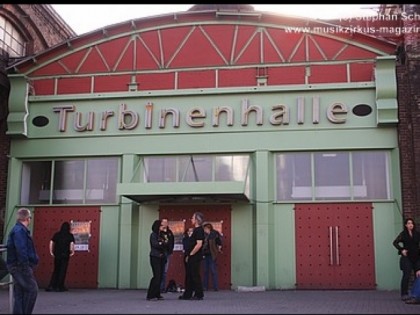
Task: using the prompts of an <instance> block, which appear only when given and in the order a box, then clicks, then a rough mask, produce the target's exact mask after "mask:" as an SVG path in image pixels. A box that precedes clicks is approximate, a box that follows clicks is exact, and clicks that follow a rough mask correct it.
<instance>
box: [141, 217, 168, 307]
mask: <svg viewBox="0 0 420 315" xmlns="http://www.w3.org/2000/svg"><path fill="white" fill-rule="evenodd" d="M163 229H164V226H163V225H162V221H161V220H155V222H153V225H152V233H150V255H149V256H150V266H151V267H152V273H153V276H152V279H150V283H149V288H148V290H147V297H146V299H147V300H148V301H150V300H153V301H157V300H163V296H161V295H160V282H161V280H162V274H163V271H164V268H165V263H166V255H165V250H166V247H167V246H168V245H167V244H166V241H165V239H164V238H163V237H162V236H161V232H162V231H163Z"/></svg>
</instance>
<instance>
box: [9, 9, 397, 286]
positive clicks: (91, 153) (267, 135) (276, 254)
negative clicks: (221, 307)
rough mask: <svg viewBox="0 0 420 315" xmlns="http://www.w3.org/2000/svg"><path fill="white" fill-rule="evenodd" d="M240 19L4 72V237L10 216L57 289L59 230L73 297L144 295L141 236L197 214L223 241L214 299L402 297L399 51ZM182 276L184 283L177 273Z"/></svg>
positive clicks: (163, 19) (234, 13) (179, 25)
mask: <svg viewBox="0 0 420 315" xmlns="http://www.w3.org/2000/svg"><path fill="white" fill-rule="evenodd" d="M328 27H331V25H330V24H328V23H325V22H321V21H308V20H307V19H299V18H291V17H287V16H282V15H276V14H272V13H269V12H258V11H254V10H253V9H252V7H249V6H245V7H244V8H241V9H235V10H232V9H230V8H227V7H225V8H224V9H205V8H204V7H202V6H201V7H200V6H194V7H193V9H192V10H189V11H186V12H177V13H173V14H167V15H162V16H155V17H148V18H142V19H138V20H133V21H129V22H124V23H120V24H116V25H112V26H109V27H106V28H103V29H101V30H97V31H94V32H91V33H87V34H84V35H83V36H80V37H76V38H74V39H72V40H69V41H67V42H65V43H63V44H61V45H59V46H56V47H54V48H52V49H48V50H46V51H44V52H42V53H41V54H38V55H37V56H36V58H31V59H27V60H23V61H22V62H20V63H18V64H16V65H15V66H14V68H13V69H10V72H9V79H10V83H11V86H12V89H11V95H10V98H9V115H8V119H7V124H8V131H7V134H8V135H9V136H10V138H11V147H10V159H9V177H8V189H7V207H6V208H7V213H6V228H7V229H10V228H11V223H10V222H11V220H12V219H13V215H14V212H15V210H16V209H17V208H18V207H20V206H25V207H30V208H31V209H33V211H34V223H33V227H32V230H33V234H34V238H35V242H36V245H37V248H38V251H39V253H40V255H41V263H40V266H39V268H38V269H37V279H38V280H39V282H40V285H41V286H46V285H47V284H48V281H49V278H48V277H49V272H48V270H49V269H50V267H51V264H52V262H51V260H50V258H49V255H48V249H47V241H46V240H48V239H49V237H50V236H51V234H52V233H53V231H55V230H56V229H57V227H59V225H60V223H61V222H62V221H63V220H68V221H71V222H72V226H73V229H74V232H75V234H76V237H77V240H78V244H77V253H76V255H75V256H74V257H73V258H72V263H71V265H70V267H69V268H70V270H69V273H70V274H71V275H70V276H69V277H68V281H69V287H84V288H122V289H125V288H132V289H137V288H146V287H147V285H148V283H149V280H150V276H151V270H150V266H149V234H150V232H151V225H152V222H153V220H155V219H156V218H162V217H167V218H168V219H169V221H170V225H171V227H172V229H173V230H174V232H175V234H176V237H177V238H176V247H175V254H174V257H173V260H172V262H171V269H170V270H169V274H168V279H171V278H173V279H175V280H176V281H177V282H180V283H182V282H183V274H182V273H180V272H179V270H183V269H182V268H183V267H182V247H181V242H180V240H181V235H182V233H183V232H184V230H185V229H186V228H187V227H188V223H189V218H190V216H191V214H192V213H193V212H194V211H201V212H203V213H204V215H205V220H206V221H210V222H212V223H213V224H214V225H215V227H216V228H217V229H218V230H219V231H220V232H222V233H223V236H224V241H225V246H224V252H223V255H221V260H220V261H219V274H220V288H221V289H234V288H236V287H238V286H242V285H244V286H249V285H263V286H266V287H267V288H268V289H293V288H297V289H397V288H399V279H400V270H399V267H398V256H397V255H396V252H395V249H394V248H392V246H391V243H392V240H393V239H394V237H395V235H396V234H397V233H398V232H399V231H400V229H401V227H402V209H401V204H402V196H401V190H402V189H401V178H400V174H401V170H400V165H401V161H400V148H399V139H398V122H399V117H398V116H399V115H398V102H397V70H396V69H397V67H396V64H397V56H396V55H395V51H396V49H397V45H396V44H395V43H394V42H391V41H387V40H383V39H380V38H376V37H372V36H368V35H366V34H363V33H346V32H335V33H331V32H330V33H328V32H317V31H315V30H317V29H318V30H319V29H324V30H325V28H328ZM180 268H181V269H180Z"/></svg>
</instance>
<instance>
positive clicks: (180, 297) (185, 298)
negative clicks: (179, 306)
mask: <svg viewBox="0 0 420 315" xmlns="http://www.w3.org/2000/svg"><path fill="white" fill-rule="evenodd" d="M178 299H180V300H191V298H190V297H185V296H183V295H180V296H179V297H178Z"/></svg>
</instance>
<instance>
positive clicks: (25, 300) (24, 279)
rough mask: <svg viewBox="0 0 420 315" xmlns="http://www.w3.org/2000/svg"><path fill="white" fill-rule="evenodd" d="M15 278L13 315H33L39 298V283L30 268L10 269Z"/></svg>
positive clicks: (17, 267)
mask: <svg viewBox="0 0 420 315" xmlns="http://www.w3.org/2000/svg"><path fill="white" fill-rule="evenodd" d="M9 271H10V274H11V275H12V277H13V297H14V302H13V314H32V312H33V310H34V307H35V302H36V299H37V296H38V283H37V282H36V279H35V276H34V272H33V270H32V268H30V267H27V266H26V267H23V266H12V267H9Z"/></svg>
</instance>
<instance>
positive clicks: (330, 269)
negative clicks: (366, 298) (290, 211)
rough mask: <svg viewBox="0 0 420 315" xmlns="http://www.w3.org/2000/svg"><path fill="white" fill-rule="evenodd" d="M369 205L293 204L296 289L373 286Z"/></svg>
mask: <svg viewBox="0 0 420 315" xmlns="http://www.w3.org/2000/svg"><path fill="white" fill-rule="evenodd" d="M372 208H373V207H372V204H371V203H351V204H299V205H296V216H295V217H296V219H295V224H296V226H295V231H296V281H297V283H296V286H297V288H298V289H358V290H364V289H375V287H376V281H375V259H374V246H373V228H372V226H373V225H372V224H373V223H372Z"/></svg>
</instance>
